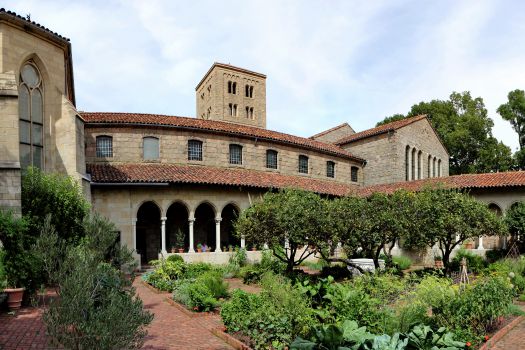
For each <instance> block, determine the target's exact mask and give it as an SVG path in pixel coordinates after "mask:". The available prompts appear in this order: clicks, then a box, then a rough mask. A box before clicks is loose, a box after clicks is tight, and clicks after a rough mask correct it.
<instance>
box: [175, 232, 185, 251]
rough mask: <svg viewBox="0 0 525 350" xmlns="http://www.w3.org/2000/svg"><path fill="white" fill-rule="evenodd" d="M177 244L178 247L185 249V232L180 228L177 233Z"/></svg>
mask: <svg viewBox="0 0 525 350" xmlns="http://www.w3.org/2000/svg"><path fill="white" fill-rule="evenodd" d="M175 243H176V244H177V247H179V248H184V232H182V230H181V229H180V228H178V229H177V233H175Z"/></svg>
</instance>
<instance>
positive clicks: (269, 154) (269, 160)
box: [266, 150, 277, 169]
mask: <svg viewBox="0 0 525 350" xmlns="http://www.w3.org/2000/svg"><path fill="white" fill-rule="evenodd" d="M266 167H267V168H268V169H277V151H274V150H267V151H266Z"/></svg>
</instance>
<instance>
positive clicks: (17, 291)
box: [4, 278, 26, 311]
mask: <svg viewBox="0 0 525 350" xmlns="http://www.w3.org/2000/svg"><path fill="white" fill-rule="evenodd" d="M17 282H18V281H16V278H13V279H12V281H11V283H10V281H9V280H8V279H5V280H4V285H5V286H16V285H17V284H18V283H17ZM25 290H26V289H25V288H23V287H21V288H16V287H13V288H5V289H4V293H6V294H7V306H8V307H9V310H11V311H13V310H18V309H20V306H21V305H22V298H23V297H24V291H25Z"/></svg>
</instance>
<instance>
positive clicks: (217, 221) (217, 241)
mask: <svg viewBox="0 0 525 350" xmlns="http://www.w3.org/2000/svg"><path fill="white" fill-rule="evenodd" d="M221 221H222V219H221V218H215V252H216V253H220V252H222V250H221Z"/></svg>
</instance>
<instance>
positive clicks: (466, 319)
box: [435, 277, 513, 335]
mask: <svg viewBox="0 0 525 350" xmlns="http://www.w3.org/2000/svg"><path fill="white" fill-rule="evenodd" d="M512 294H513V293H512V289H511V286H510V284H509V283H508V281H507V279H505V278H500V277H485V278H479V279H477V280H476V281H475V282H474V283H473V284H471V285H469V286H468V287H467V288H466V289H465V290H464V291H463V292H461V293H459V294H458V295H457V296H456V297H455V298H453V299H451V300H449V301H448V302H447V303H445V304H444V306H443V311H442V312H441V313H438V314H437V315H435V318H436V319H437V321H438V325H439V326H444V327H447V328H448V329H452V330H454V331H458V330H467V331H469V332H471V333H472V334H477V335H482V334H485V333H486V332H488V331H491V330H493V327H494V326H495V325H496V321H497V318H498V317H500V316H503V315H505V313H506V312H507V310H508V307H509V305H510V304H511V303H512Z"/></svg>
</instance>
